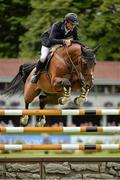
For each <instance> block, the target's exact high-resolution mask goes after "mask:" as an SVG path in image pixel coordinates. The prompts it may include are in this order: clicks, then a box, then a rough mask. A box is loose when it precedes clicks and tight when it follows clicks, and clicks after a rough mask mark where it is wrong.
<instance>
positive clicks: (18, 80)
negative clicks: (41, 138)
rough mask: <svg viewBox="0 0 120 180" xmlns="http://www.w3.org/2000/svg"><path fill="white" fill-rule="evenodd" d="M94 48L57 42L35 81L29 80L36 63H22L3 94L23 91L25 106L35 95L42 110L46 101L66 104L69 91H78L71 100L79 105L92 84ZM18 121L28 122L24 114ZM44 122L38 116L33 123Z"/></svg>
mask: <svg viewBox="0 0 120 180" xmlns="http://www.w3.org/2000/svg"><path fill="white" fill-rule="evenodd" d="M98 48H99V47H98V46H97V47H96V48H94V49H91V48H88V47H85V46H83V45H81V43H79V42H76V41H72V44H71V45H70V46H69V47H67V46H63V45H61V46H59V47H58V48H57V49H56V50H55V52H54V53H53V55H52V57H51V60H50V62H49V65H48V66H47V71H43V72H41V73H40V77H39V80H38V82H37V83H31V78H32V75H33V74H34V71H35V66H36V64H23V65H21V66H20V68H19V72H18V74H17V75H16V76H15V78H14V79H13V80H12V82H11V83H10V87H9V88H8V89H7V90H5V91H4V93H8V94H9V95H11V94H15V93H17V92H18V91H21V90H23V93H24V101H25V109H28V108H29V104H30V103H31V102H32V101H33V100H34V98H35V97H36V96H39V102H40V104H39V105H40V109H44V108H45V105H46V104H61V105H64V104H66V103H67V102H69V101H70V98H71V90H72V91H76V90H79V91H81V94H80V96H78V97H76V98H75V99H74V103H75V104H76V105H80V104H81V103H82V102H84V101H85V100H86V98H87V94H88V92H89V90H90V88H91V87H92V86H93V73H94V67H95V64H96V57H95V53H96V52H97V50H98ZM41 92H43V93H44V94H41ZM21 123H22V124H24V125H26V124H27V123H28V116H27V115H25V116H24V117H22V118H21ZM44 123H45V116H41V117H40V119H39V120H38V122H37V126H41V125H44Z"/></svg>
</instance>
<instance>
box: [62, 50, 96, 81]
mask: <svg viewBox="0 0 120 180" xmlns="http://www.w3.org/2000/svg"><path fill="white" fill-rule="evenodd" d="M65 49H66V53H67V56H68V59H69V61H70V64H71V67H72V68H71V69H72V72H73V71H74V72H76V74H77V76H78V79H82V80H83V79H85V78H84V77H87V80H89V79H91V78H92V79H93V73H92V71H91V73H90V74H89V73H85V65H86V66H87V64H88V62H87V56H84V55H83V54H81V56H80V59H78V65H79V64H80V66H81V72H82V73H79V71H78V69H77V67H76V66H75V64H74V63H73V60H72V59H71V56H70V54H69V52H68V48H67V47H65ZM88 58H89V57H88ZM94 64H95V63H94ZM92 66H94V65H92Z"/></svg>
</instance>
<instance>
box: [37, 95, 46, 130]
mask: <svg viewBox="0 0 120 180" xmlns="http://www.w3.org/2000/svg"><path fill="white" fill-rule="evenodd" d="M46 98H47V95H40V96H39V107H40V109H44V107H45V105H46V103H45V99H46ZM45 123H46V117H45V115H41V116H39V119H38V120H37V122H36V126H37V127H41V126H44V125H45Z"/></svg>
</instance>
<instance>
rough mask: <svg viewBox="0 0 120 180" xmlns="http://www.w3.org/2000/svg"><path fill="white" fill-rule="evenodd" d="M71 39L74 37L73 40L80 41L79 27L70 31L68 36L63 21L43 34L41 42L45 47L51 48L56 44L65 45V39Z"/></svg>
mask: <svg viewBox="0 0 120 180" xmlns="http://www.w3.org/2000/svg"><path fill="white" fill-rule="evenodd" d="M69 37H72V38H73V40H78V41H79V36H78V33H77V27H75V28H74V29H73V31H69V32H68V33H67V34H66V32H65V28H64V21H63V22H57V23H54V24H53V25H52V27H51V28H50V29H49V30H48V31H46V32H44V33H43V34H42V37H41V40H42V45H43V46H46V47H51V46H52V45H54V44H63V39H66V38H69Z"/></svg>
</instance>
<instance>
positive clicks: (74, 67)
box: [65, 46, 81, 79]
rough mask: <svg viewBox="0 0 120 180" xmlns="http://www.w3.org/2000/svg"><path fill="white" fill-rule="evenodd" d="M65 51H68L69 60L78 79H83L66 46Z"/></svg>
mask: <svg viewBox="0 0 120 180" xmlns="http://www.w3.org/2000/svg"><path fill="white" fill-rule="evenodd" d="M65 50H66V53H67V56H68V58H69V61H70V63H71V64H72V67H73V69H74V70H75V72H76V74H77V75H78V78H79V79H81V77H80V73H79V71H78V70H77V68H76V66H75V64H74V63H73V61H72V59H71V57H70V55H69V53H68V49H67V47H66V46H65Z"/></svg>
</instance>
